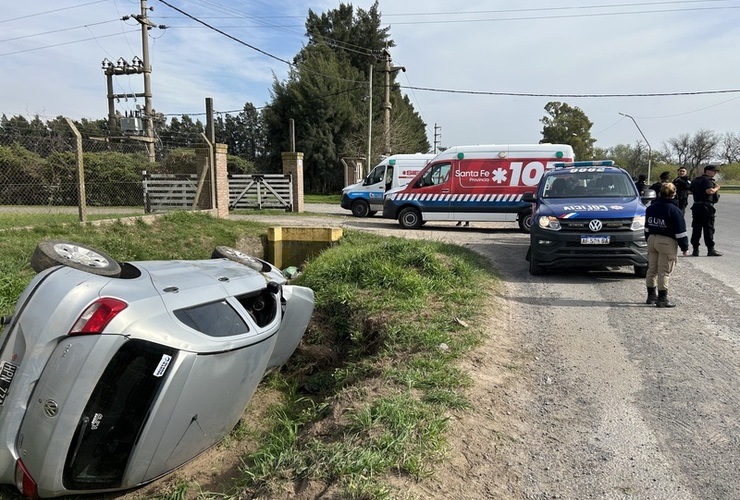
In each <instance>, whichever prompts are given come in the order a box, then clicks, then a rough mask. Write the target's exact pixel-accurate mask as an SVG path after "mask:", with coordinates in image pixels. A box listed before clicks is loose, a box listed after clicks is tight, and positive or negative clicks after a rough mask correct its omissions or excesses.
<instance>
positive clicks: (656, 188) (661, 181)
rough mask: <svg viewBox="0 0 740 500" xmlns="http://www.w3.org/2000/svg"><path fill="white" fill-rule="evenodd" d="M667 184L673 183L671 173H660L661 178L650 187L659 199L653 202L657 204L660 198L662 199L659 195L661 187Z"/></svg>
mask: <svg viewBox="0 0 740 500" xmlns="http://www.w3.org/2000/svg"><path fill="white" fill-rule="evenodd" d="M666 182H671V173H670V172H669V171H667V170H666V171H665V172H661V173H660V178H659V179H658V181H656V182H653V183H652V184H651V185H650V188H649V189H652V190H653V191H655V196H656V197H657V198H655V200H653V203H656V202H657V201H658V198H659V197H660V196H659V194H660V186H662V185H663V184H665V183H666Z"/></svg>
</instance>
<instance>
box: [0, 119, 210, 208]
mask: <svg viewBox="0 0 740 500" xmlns="http://www.w3.org/2000/svg"><path fill="white" fill-rule="evenodd" d="M24 132H25V133H8V132H7V131H6V130H2V131H1V133H0V206H2V209H3V211H4V212H8V211H10V212H13V211H18V212H25V211H29V210H28V209H29V208H30V207H33V210H32V211H33V212H35V213H38V212H39V211H40V210H46V211H47V212H49V213H55V212H59V211H65V209H68V208H70V207H72V208H76V207H79V206H80V205H81V199H80V192H81V191H82V192H84V196H85V204H86V206H87V207H92V208H94V207H106V208H108V207H110V208H113V207H126V208H127V209H128V210H129V211H130V210H133V211H140V212H141V213H144V212H145V207H146V200H145V193H144V183H143V175H142V174H143V172H145V171H147V172H149V173H152V172H156V173H169V174H193V173H195V171H196V159H195V153H194V151H195V149H194V148H193V147H190V148H181V147H178V146H175V145H167V144H162V143H160V144H159V145H158V148H157V157H156V162H154V163H152V162H150V160H149V155H148V151H147V148H146V144H145V143H144V142H142V141H140V140H136V139H119V140H105V139H103V138H100V139H96V138H92V137H83V138H82V151H81V152H78V151H77V147H78V146H77V139H76V138H75V136H73V135H72V134H71V130H67V131H61V132H60V133H57V134H55V133H49V132H48V131H47V132H46V133H45V134H43V135H33V134H31V133H28V131H24ZM201 147H206V145H205V143H204V144H203V145H202V146H201ZM78 153H79V154H81V156H82V159H83V161H82V165H83V166H84V169H83V170H82V171H80V169H79V167H78ZM83 180H84V188H83V189H81V187H80V186H81V185H83V184H82V183H81V181H83Z"/></svg>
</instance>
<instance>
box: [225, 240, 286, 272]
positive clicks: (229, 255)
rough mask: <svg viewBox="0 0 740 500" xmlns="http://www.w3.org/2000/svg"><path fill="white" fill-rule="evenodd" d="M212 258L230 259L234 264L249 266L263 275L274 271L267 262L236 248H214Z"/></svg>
mask: <svg viewBox="0 0 740 500" xmlns="http://www.w3.org/2000/svg"><path fill="white" fill-rule="evenodd" d="M211 258H212V259H228V260H231V261H233V262H238V263H239V264H241V265H243V266H247V267H249V268H251V269H254V270H255V271H259V272H261V273H266V272H269V271H270V270H271V269H272V266H270V264H268V263H267V262H265V261H263V260H261V259H258V258H257V257H252V256H251V255H248V254H246V253H244V252H240V251H239V250H237V249H235V248H231V247H226V246H217V247H216V248H214V249H213V253H211Z"/></svg>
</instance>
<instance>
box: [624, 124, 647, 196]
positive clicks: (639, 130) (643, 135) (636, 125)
mask: <svg viewBox="0 0 740 500" xmlns="http://www.w3.org/2000/svg"><path fill="white" fill-rule="evenodd" d="M619 114H620V115H622V116H626V117H627V118H629V119H630V120H632V123H634V124H635V127H637V131H638V132H640V135H641V136H642V138H643V139H645V144H647V147H648V171H647V178H648V182H650V167H651V166H652V165H651V164H652V153H653V148H651V147H650V143H649V142H648V140H647V137H645V134H643V133H642V130H641V129H640V126H639V125H638V124H637V122H636V121H635V119H634V118H633V117H632V115H628V114H627V113H619Z"/></svg>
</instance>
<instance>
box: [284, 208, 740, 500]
mask: <svg viewBox="0 0 740 500" xmlns="http://www.w3.org/2000/svg"><path fill="white" fill-rule="evenodd" d="M306 209H307V210H308V211H310V212H312V213H317V214H319V213H320V214H321V215H317V216H315V217H314V216H311V217H308V216H303V217H291V218H289V219H288V220H289V221H293V222H291V223H296V224H304V223H305V224H327V223H329V224H331V225H340V226H342V227H345V228H358V229H363V230H369V231H377V232H379V233H381V234H392V235H400V236H405V237H421V238H427V239H432V240H442V241H451V242H455V243H458V244H461V245H465V246H468V247H470V248H471V249H473V250H475V251H477V252H479V253H481V254H483V255H485V256H486V257H488V258H489V259H490V260H491V262H492V263H493V265H494V266H495V267H496V268H497V269H498V271H499V272H500V273H501V276H502V279H503V281H504V283H505V295H506V300H507V301H508V302H509V303H510V304H513V305H514V307H512V308H511V309H512V315H511V317H510V318H509V322H508V326H507V328H508V332H507V333H508V334H509V335H511V336H512V338H514V339H516V342H518V344H519V346H520V347H519V349H520V350H521V352H522V353H524V356H525V357H524V359H525V361H524V365H525V366H524V369H523V370H522V374H523V377H525V378H526V384H527V386H528V391H529V394H528V396H527V397H526V398H524V399H523V400H522V401H520V402H519V403H518V405H519V408H518V411H519V412H520V414H521V416H520V418H521V419H522V421H523V422H524V423H525V424H526V426H527V427H528V429H529V430H528V432H527V433H526V436H525V437H524V438H523V439H522V440H521V442H518V443H517V444H516V445H512V449H511V450H510V452H511V453H512V454H514V455H516V456H518V457H519V458H518V461H512V462H511V464H510V467H511V472H512V473H513V474H514V475H515V476H517V477H519V478H521V482H520V483H518V484H516V485H513V486H511V488H512V490H513V491H514V492H515V494H514V497H516V498H533V499H534V498H537V499H539V498H542V499H544V498H563V499H565V498H568V499H583V498H614V499H623V498H638V499H692V500H693V499H696V500H700V499H701V500H704V499H727V500H730V499H737V498H740V473H739V472H740V383H739V382H740V331H739V330H738V326H737V325H738V324H739V322H738V311H739V310H740V309H739V308H738V306H739V305H740V266H738V257H739V256H740V252H738V248H740V241H739V240H740V230H739V229H740V228H739V227H738V226H740V222H738V218H737V217H736V214H738V213H740V195H726V196H723V197H722V202H721V203H720V204H719V205H718V220H717V228H718V230H717V237H716V239H717V248H718V249H720V250H722V251H724V252H725V255H724V256H723V257H721V258H709V257H705V256H702V257H700V258H693V257H681V258H680V259H679V264H678V267H677V269H676V271H675V272H674V275H673V279H672V284H671V295H672V297H674V299H675V301H676V302H677V303H678V304H679V305H678V307H676V308H675V309H657V308H654V307H648V306H645V304H644V295H645V286H644V281H643V280H641V279H637V278H635V277H634V276H633V274H632V273H631V270H630V269H626V268H624V269H616V270H609V271H600V272H558V273H550V274H548V275H545V276H537V277H533V276H531V275H529V273H528V271H527V264H526V261H525V260H524V255H525V252H526V249H527V245H528V237H527V236H526V235H524V234H522V233H520V232H519V231H518V230H517V228H516V227H515V225H514V224H492V223H476V224H474V225H473V226H472V227H469V228H464V227H461V228H458V227H455V226H454V224H452V223H441V222H437V223H428V224H427V225H425V226H424V227H423V228H422V229H421V230H417V231H406V230H402V229H400V228H399V226H398V225H397V223H396V222H395V221H388V220H384V219H381V218H378V217H375V218H370V219H356V218H354V217H351V216H350V215H348V214H349V212H347V211H344V210H342V209H341V208H339V207H333V206H331V205H328V206H318V205H308V206H307V207H306ZM688 218H689V223H690V216H689V217H688ZM295 221H300V222H295ZM275 222H276V223H280V224H284V222H279V221H278V220H277V218H276V219H275ZM705 250H706V249H705V248H702V254H705ZM496 441H497V437H496V436H493V435H492V436H491V442H496ZM471 467H475V466H472V465H471ZM479 472H481V473H485V470H481V471H479ZM470 473H471V474H474V473H475V471H470ZM491 480H493V479H491ZM476 491H477V490H476V489H475V488H474V487H471V488H470V489H469V494H468V496H466V498H475V497H476ZM481 491H483V490H481ZM478 493H480V491H478Z"/></svg>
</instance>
